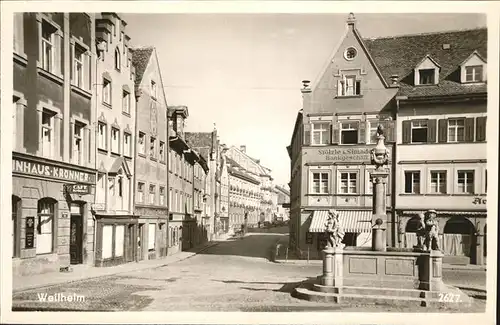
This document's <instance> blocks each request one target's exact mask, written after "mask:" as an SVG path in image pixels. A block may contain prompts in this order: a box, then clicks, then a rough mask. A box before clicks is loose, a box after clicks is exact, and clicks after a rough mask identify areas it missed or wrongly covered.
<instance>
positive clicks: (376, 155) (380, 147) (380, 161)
mask: <svg viewBox="0 0 500 325" xmlns="http://www.w3.org/2000/svg"><path fill="white" fill-rule="evenodd" d="M377 139H378V140H377V146H376V147H375V148H373V149H372V150H371V155H372V158H371V160H372V164H374V165H375V166H377V167H376V168H377V169H378V168H381V167H382V166H383V165H387V164H388V162H389V149H387V148H386V147H385V144H384V140H385V136H384V127H383V126H382V125H379V126H378V127H377Z"/></svg>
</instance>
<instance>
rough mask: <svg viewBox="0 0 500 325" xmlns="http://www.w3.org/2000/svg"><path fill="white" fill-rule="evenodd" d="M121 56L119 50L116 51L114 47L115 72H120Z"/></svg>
mask: <svg viewBox="0 0 500 325" xmlns="http://www.w3.org/2000/svg"><path fill="white" fill-rule="evenodd" d="M121 61H122V60H121V56H120V49H118V46H117V47H116V49H115V69H116V70H120V68H121V66H122V62H121Z"/></svg>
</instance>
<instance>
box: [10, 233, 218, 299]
mask: <svg viewBox="0 0 500 325" xmlns="http://www.w3.org/2000/svg"><path fill="white" fill-rule="evenodd" d="M226 239H227V238H217V239H216V240H215V241H211V242H208V243H207V244H205V245H203V246H200V247H196V248H193V249H190V250H188V251H184V252H179V253H177V254H174V255H170V256H166V257H162V258H159V259H154V260H147V261H140V262H130V263H126V264H121V265H117V266H111V267H95V266H91V265H74V266H71V269H72V272H51V273H44V274H36V275H31V276H17V275H13V279H12V291H13V292H19V291H25V290H29V289H35V288H43V287H48V286H52V285H56V284H61V283H69V282H74V281H80V280H86V279H92V278H98V277H102V276H110V275H116V274H120V273H127V272H132V271H138V270H144V269H152V268H157V267H162V266H165V265H169V264H172V263H175V262H178V261H182V260H185V259H188V258H190V257H193V256H195V255H196V254H198V253H201V252H203V251H204V250H206V249H208V248H210V247H213V246H215V245H218V244H219V243H220V242H221V241H224V240H226Z"/></svg>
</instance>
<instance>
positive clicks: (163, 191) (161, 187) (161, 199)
mask: <svg viewBox="0 0 500 325" xmlns="http://www.w3.org/2000/svg"><path fill="white" fill-rule="evenodd" d="M160 205H161V206H163V205H165V187H164V186H160Z"/></svg>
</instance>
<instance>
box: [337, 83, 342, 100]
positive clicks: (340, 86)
mask: <svg viewBox="0 0 500 325" xmlns="http://www.w3.org/2000/svg"><path fill="white" fill-rule="evenodd" d="M337 96H342V81H341V80H339V81H337Z"/></svg>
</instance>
